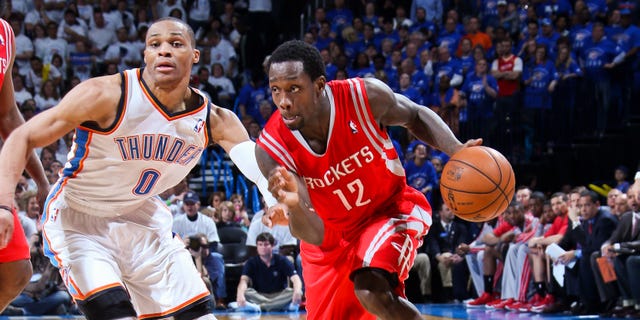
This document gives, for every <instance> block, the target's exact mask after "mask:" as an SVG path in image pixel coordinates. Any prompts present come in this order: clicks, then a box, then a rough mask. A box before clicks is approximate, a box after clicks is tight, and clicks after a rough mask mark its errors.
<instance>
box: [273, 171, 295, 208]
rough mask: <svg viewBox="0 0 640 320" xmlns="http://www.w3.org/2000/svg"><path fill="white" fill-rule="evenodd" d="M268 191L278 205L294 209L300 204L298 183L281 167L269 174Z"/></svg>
mask: <svg viewBox="0 0 640 320" xmlns="http://www.w3.org/2000/svg"><path fill="white" fill-rule="evenodd" d="M269 191H270V192H271V194H272V195H273V197H274V198H276V200H278V202H279V203H281V204H283V205H285V206H287V207H288V208H292V207H295V206H297V205H298V203H299V202H300V197H299V196H298V182H297V181H296V178H295V177H294V176H293V174H291V172H289V171H287V169H285V168H283V167H277V168H275V169H273V170H271V172H270V173H269ZM289 211H290V210H287V212H289Z"/></svg>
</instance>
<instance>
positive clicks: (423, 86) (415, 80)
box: [400, 59, 430, 101]
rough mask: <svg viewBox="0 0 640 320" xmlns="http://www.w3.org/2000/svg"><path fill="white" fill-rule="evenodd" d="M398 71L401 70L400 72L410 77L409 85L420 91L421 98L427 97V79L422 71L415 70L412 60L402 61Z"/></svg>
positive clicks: (428, 83)
mask: <svg viewBox="0 0 640 320" xmlns="http://www.w3.org/2000/svg"><path fill="white" fill-rule="evenodd" d="M400 69H401V70H402V71H401V72H403V73H407V74H409V75H410V76H411V83H412V84H413V86H414V87H416V88H417V89H418V90H419V91H420V95H421V96H422V97H427V96H428V95H429V85H430V82H429V79H428V78H427V76H426V75H425V74H424V72H422V70H418V69H416V65H415V64H414V62H413V59H404V60H402V64H401V67H400ZM423 101H426V100H423Z"/></svg>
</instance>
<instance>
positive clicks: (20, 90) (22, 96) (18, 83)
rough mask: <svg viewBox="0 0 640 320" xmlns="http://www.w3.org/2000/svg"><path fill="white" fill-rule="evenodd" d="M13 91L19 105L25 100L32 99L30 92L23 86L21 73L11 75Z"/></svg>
mask: <svg viewBox="0 0 640 320" xmlns="http://www.w3.org/2000/svg"><path fill="white" fill-rule="evenodd" d="M13 92H14V94H13V95H14V96H15V98H16V103H18V105H19V106H21V105H22V104H23V103H24V102H25V101H26V100H29V99H33V95H32V94H31V92H29V91H28V90H27V88H26V87H25V86H24V79H23V78H22V75H21V74H18V75H14V76H13Z"/></svg>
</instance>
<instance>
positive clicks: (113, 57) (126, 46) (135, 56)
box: [104, 27, 142, 71]
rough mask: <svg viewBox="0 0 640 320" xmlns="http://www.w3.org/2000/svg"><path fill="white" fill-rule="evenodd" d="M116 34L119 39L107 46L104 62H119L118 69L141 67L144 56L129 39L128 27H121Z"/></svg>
mask: <svg viewBox="0 0 640 320" xmlns="http://www.w3.org/2000/svg"><path fill="white" fill-rule="evenodd" d="M116 36H117V38H118V41H116V42H115V43H114V44H112V45H110V46H109V47H108V48H107V51H106V52H105V53H104V62H105V63H107V64H108V63H115V64H117V65H118V71H123V70H126V69H131V68H135V67H139V66H140V64H141V63H142V56H141V55H140V52H138V50H136V48H135V47H133V46H132V45H131V43H130V42H129V41H128V34H127V29H125V28H124V27H123V28H119V29H118V31H117V32H116Z"/></svg>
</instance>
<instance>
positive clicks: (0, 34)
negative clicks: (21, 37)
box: [0, 19, 15, 86]
mask: <svg viewBox="0 0 640 320" xmlns="http://www.w3.org/2000/svg"><path fill="white" fill-rule="evenodd" d="M14 37H15V36H14V35H13V29H11V25H9V23H8V22H7V21H5V20H4V19H0V86H2V84H3V83H4V77H5V74H6V73H7V69H8V68H9V63H10V62H11V54H12V52H13V46H14V41H15V40H14ZM9 77H11V75H9Z"/></svg>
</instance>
